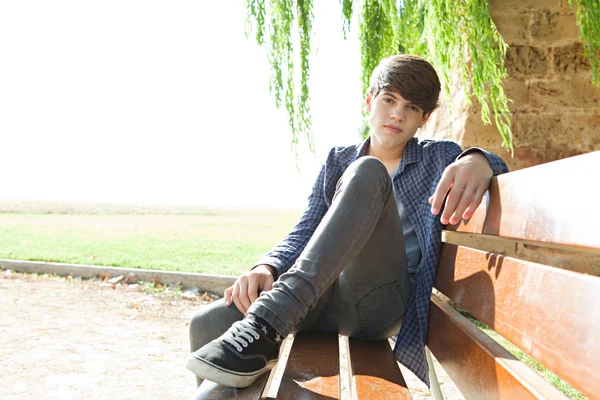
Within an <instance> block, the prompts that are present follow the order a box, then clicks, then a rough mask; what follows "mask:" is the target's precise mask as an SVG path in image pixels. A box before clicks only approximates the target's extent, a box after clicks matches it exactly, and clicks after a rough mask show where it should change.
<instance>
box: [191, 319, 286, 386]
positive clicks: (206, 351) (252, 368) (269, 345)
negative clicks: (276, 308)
mask: <svg viewBox="0 0 600 400" xmlns="http://www.w3.org/2000/svg"><path fill="white" fill-rule="evenodd" d="M266 333H267V329H266V327H265V326H261V325H260V324H258V323H257V322H255V321H250V320H248V319H243V320H241V321H238V322H236V323H234V324H233V325H232V326H231V328H229V330H228V331H227V332H225V333H224V334H223V335H221V336H220V337H218V338H217V339H215V340H213V341H212V342H210V343H208V344H206V345H205V346H203V347H202V348H200V349H199V350H197V351H195V352H194V353H192V354H190V356H189V357H188V359H187V365H186V367H187V369H189V370H190V371H192V372H193V373H194V374H196V375H198V376H199V377H201V378H204V379H208V380H209V381H213V382H216V383H219V384H221V385H223V386H233V387H246V386H250V385H252V383H254V381H255V380H256V379H258V377H259V376H261V375H262V374H264V373H265V372H267V371H269V370H271V369H272V368H273V367H274V366H275V364H277V359H278V357H279V348H280V346H281V337H280V336H279V335H277V338H276V340H272V339H270V338H269V337H267V336H266Z"/></svg>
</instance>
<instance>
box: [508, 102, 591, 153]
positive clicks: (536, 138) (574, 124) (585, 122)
mask: <svg viewBox="0 0 600 400" xmlns="http://www.w3.org/2000/svg"><path fill="white" fill-rule="evenodd" d="M513 134H514V137H515V143H516V144H517V145H518V146H519V147H522V146H525V147H541V148H545V147H548V146H550V144H551V145H552V146H554V147H556V146H564V147H566V148H570V149H574V150H577V151H582V152H588V151H593V150H598V149H600V111H598V110H594V111H591V112H544V113H526V114H517V115H515V116H514V119H513Z"/></svg>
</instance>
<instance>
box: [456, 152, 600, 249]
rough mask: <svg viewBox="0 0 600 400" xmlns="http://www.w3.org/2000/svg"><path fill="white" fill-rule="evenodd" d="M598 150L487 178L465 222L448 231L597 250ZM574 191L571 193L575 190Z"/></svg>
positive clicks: (599, 218)
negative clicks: (483, 197)
mask: <svg viewBox="0 0 600 400" xmlns="http://www.w3.org/2000/svg"><path fill="white" fill-rule="evenodd" d="M598 171H600V151H596V152H593V153H588V154H583V155H580V156H576V157H570V158H566V159H564V160H559V161H554V162H551V163H547V164H542V165H538V166H535V167H532V168H526V169H522V170H519V171H515V172H511V173H509V174H505V175H500V176H498V177H495V178H493V179H492V182H491V185H490V190H489V207H488V205H486V201H483V202H482V203H481V205H480V206H479V208H478V209H477V211H476V212H475V214H474V215H473V216H472V217H471V219H470V220H469V221H467V222H466V223H465V222H464V221H461V222H460V224H459V225H458V226H448V229H449V230H458V231H460V232H469V233H484V234H488V235H496V236H504V237H511V238H515V239H528V240H535V241H541V242H551V243H558V244H564V245H571V246H578V247H584V248H592V249H600V235H598V232H597V230H598V226H600V213H598V212H596V211H595V210H594V209H593V207H594V205H595V203H594V199H596V198H597V194H598V183H597V182H596V183H594V181H593V179H594V178H590V174H592V176H595V174H596V173H597V172H598ZM575 194H576V195H575Z"/></svg>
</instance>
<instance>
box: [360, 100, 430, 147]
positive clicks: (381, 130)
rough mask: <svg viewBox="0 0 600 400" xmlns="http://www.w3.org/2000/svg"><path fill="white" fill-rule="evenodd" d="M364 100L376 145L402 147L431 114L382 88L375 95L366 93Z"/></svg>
mask: <svg viewBox="0 0 600 400" xmlns="http://www.w3.org/2000/svg"><path fill="white" fill-rule="evenodd" d="M365 101H366V107H367V111H368V112H369V113H370V114H371V117H370V119H369V124H370V125H371V132H372V140H375V141H377V143H374V145H376V146H383V147H386V148H394V147H398V146H402V147H403V146H404V145H405V144H406V142H408V141H409V140H410V139H412V137H413V136H415V133H417V129H419V128H420V127H422V126H423V125H424V124H425V122H427V120H428V119H429V116H430V115H431V114H424V113H423V109H422V108H421V107H419V106H417V105H416V104H414V103H412V102H411V101H410V100H406V99H405V98H403V97H402V96H400V94H399V93H397V92H391V91H387V90H382V91H380V92H379V93H378V94H377V96H375V97H372V96H371V95H369V94H367V97H366V100H365Z"/></svg>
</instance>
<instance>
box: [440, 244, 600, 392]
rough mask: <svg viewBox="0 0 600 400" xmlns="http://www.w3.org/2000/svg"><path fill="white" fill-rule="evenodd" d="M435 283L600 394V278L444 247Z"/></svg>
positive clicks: (580, 386) (575, 382)
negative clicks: (598, 372) (599, 371)
mask: <svg viewBox="0 0 600 400" xmlns="http://www.w3.org/2000/svg"><path fill="white" fill-rule="evenodd" d="M434 286H435V287H436V289H438V290H439V291H440V292H442V293H444V294H445V295H446V296H448V297H449V298H450V299H452V300H454V301H456V302H457V303H458V304H459V305H460V306H461V307H463V308H465V309H466V310H467V311H468V312H469V313H471V314H472V315H473V316H474V317H475V318H477V319H478V320H480V321H482V322H483V323H485V324H487V325H489V326H490V327H492V328H493V329H494V330H495V331H496V332H498V333H499V334H501V335H502V336H504V337H505V338H507V339H508V340H509V341H511V342H512V343H514V344H515V345H517V346H518V347H520V348H521V349H522V350H523V351H525V352H526V353H528V354H529V355H531V356H532V357H533V358H535V359H536V360H537V361H538V362H540V363H542V364H543V365H545V366H546V367H547V368H549V369H550V370H551V371H553V372H555V373H556V374H558V375H559V376H561V377H562V378H563V379H565V380H566V381H568V382H569V383H571V384H572V385H573V386H574V387H576V388H577V389H579V390H580V391H582V392H583V393H585V394H587V395H590V396H591V395H592V394H596V395H598V394H599V393H600V380H599V379H597V372H596V368H597V365H598V364H599V363H600V341H598V340H597V337H598V332H599V331H600V296H598V293H600V278H599V277H596V276H590V275H584V274H579V273H576V272H571V271H566V270H562V269H558V268H552V267H548V266H545V265H541V264H536V263H532V262H528V261H522V260H517V259H514V258H511V257H503V256H499V255H496V254H492V253H486V252H483V251H479V250H474V249H469V248H466V247H460V246H455V245H450V244H444V245H443V250H442V255H441V259H440V265H439V268H438V272H437V276H436V281H435V284H434Z"/></svg>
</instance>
